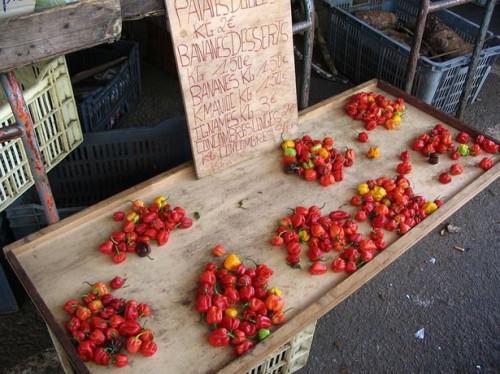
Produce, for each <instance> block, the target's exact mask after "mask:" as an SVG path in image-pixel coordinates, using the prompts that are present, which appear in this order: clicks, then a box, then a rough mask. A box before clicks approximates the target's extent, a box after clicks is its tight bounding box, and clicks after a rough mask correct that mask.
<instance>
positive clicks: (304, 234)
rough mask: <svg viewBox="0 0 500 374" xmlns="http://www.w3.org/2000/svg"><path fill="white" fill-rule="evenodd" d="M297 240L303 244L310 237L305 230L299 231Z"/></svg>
mask: <svg viewBox="0 0 500 374" xmlns="http://www.w3.org/2000/svg"><path fill="white" fill-rule="evenodd" d="M299 238H300V240H301V241H303V242H308V241H309V239H311V235H309V233H308V232H307V231H306V230H300V231H299Z"/></svg>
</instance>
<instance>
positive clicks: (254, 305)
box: [248, 297, 267, 314]
mask: <svg viewBox="0 0 500 374" xmlns="http://www.w3.org/2000/svg"><path fill="white" fill-rule="evenodd" d="M248 308H249V309H250V310H251V311H253V312H255V313H259V314H267V307H266V303H265V302H263V301H262V300H260V299H257V298H256V297H252V298H251V299H250V302H249V304H248Z"/></svg>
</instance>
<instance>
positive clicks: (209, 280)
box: [200, 271, 216, 285]
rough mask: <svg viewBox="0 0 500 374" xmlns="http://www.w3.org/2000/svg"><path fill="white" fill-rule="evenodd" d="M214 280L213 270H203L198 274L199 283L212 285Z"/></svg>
mask: <svg viewBox="0 0 500 374" xmlns="http://www.w3.org/2000/svg"><path fill="white" fill-rule="evenodd" d="M215 282H216V278H215V273H214V272H213V271H204V272H203V273H202V274H201V275H200V283H206V284H210V285H214V284H215Z"/></svg>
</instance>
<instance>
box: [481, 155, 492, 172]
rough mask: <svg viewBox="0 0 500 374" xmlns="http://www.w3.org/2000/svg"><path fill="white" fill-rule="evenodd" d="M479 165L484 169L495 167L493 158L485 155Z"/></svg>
mask: <svg viewBox="0 0 500 374" xmlns="http://www.w3.org/2000/svg"><path fill="white" fill-rule="evenodd" d="M479 167H480V168H481V169H483V170H484V171H486V170H490V169H491V168H492V167H493V159H491V158H488V157H485V158H483V159H482V160H481V162H480V163H479Z"/></svg>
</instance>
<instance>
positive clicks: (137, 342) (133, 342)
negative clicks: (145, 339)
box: [126, 334, 142, 353]
mask: <svg viewBox="0 0 500 374" xmlns="http://www.w3.org/2000/svg"><path fill="white" fill-rule="evenodd" d="M139 335H140V334H139ZM139 335H137V336H131V337H130V338H128V339H127V344H126V347H127V352H129V353H137V352H139V349H141V345H142V340H141V339H139Z"/></svg>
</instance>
